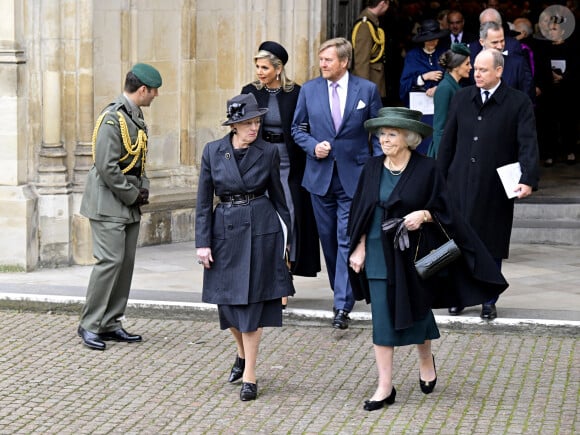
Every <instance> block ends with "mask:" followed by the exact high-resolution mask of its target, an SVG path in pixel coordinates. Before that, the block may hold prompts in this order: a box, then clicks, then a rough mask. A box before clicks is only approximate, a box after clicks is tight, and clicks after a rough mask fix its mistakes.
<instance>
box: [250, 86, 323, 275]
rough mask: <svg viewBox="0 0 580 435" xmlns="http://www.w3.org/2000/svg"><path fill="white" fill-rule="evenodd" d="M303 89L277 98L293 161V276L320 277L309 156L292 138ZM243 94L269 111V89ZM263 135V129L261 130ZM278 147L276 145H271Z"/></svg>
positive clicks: (285, 140)
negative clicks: (305, 182)
mask: <svg viewBox="0 0 580 435" xmlns="http://www.w3.org/2000/svg"><path fill="white" fill-rule="evenodd" d="M299 93H300V86H299V85H294V89H293V90H292V91H291V92H284V91H282V92H279V93H278V94H277V95H276V101H278V109H279V110H280V117H281V121H282V130H283V131H284V142H285V144H286V149H287V150H288V157H289V159H290V175H289V177H288V186H289V188H290V193H291V195H292V202H293V203H294V214H295V217H296V228H295V230H296V237H295V242H296V246H295V248H296V261H294V262H293V263H292V273H293V274H294V275H300V276H316V274H317V273H318V272H320V245H319V241H318V229H317V228H316V220H315V219H314V212H313V210H312V201H311V200H310V193H309V192H308V191H307V190H306V189H305V188H304V187H302V177H304V167H305V166H306V154H305V153H304V150H303V149H302V148H300V147H299V146H298V145H296V142H294V139H293V138H292V132H291V128H292V118H293V117H294V109H296V102H297V101H298V94H299ZM242 94H253V95H254V96H255V97H256V101H257V102H258V106H259V107H268V100H269V98H270V94H269V93H268V91H267V90H266V89H265V88H262V89H257V88H256V86H254V85H253V84H252V83H250V84H248V85H246V86H244V87H243V88H242ZM260 134H262V129H260ZM268 145H274V144H268Z"/></svg>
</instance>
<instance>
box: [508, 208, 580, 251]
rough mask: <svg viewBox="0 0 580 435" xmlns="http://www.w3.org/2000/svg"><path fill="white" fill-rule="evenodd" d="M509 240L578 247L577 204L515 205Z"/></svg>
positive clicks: (578, 210) (578, 213) (579, 225)
mask: <svg viewBox="0 0 580 435" xmlns="http://www.w3.org/2000/svg"><path fill="white" fill-rule="evenodd" d="M511 241H512V242H513V243H545V244H558V245H574V246H580V204H578V203H566V204H562V203H559V204H558V203H550V204H546V203H544V204H539V203H520V204H516V206H515V210H514V225H513V230H512V238H511Z"/></svg>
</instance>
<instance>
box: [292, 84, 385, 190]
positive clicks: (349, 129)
mask: <svg viewBox="0 0 580 435" xmlns="http://www.w3.org/2000/svg"><path fill="white" fill-rule="evenodd" d="M381 107H382V104H381V97H380V95H379V91H378V89H377V86H376V85H375V84H374V83H372V82H370V81H368V80H365V79H363V78H360V77H357V76H354V75H352V74H349V79H348V90H347V96H346V105H345V108H344V114H343V117H342V124H341V126H340V128H339V129H338V131H335V129H334V123H333V122H332V115H331V113H330V104H329V97H328V81H327V80H326V79H323V78H322V77H318V78H316V79H313V80H310V81H308V82H306V83H305V84H304V85H303V86H302V89H301V90H300V95H299V96H298V103H297V105H296V111H295V112H294V121H293V123H292V136H293V137H294V141H295V142H296V143H297V144H298V145H299V146H300V147H301V148H302V149H303V150H304V152H305V153H306V168H305V170H304V178H303V180H302V185H303V186H304V188H305V189H306V190H308V191H309V192H310V193H313V194H316V195H321V196H323V195H326V193H327V192H328V188H329V187H330V183H331V181H332V171H333V168H334V162H336V169H337V171H338V177H339V179H340V182H341V184H342V187H343V188H344V191H345V192H346V194H347V195H348V196H349V197H351V198H352V197H353V195H354V192H355V190H356V186H357V183H358V179H359V176H360V173H361V171H362V167H363V165H364V164H365V162H366V161H367V160H368V159H369V157H370V156H371V155H380V154H382V150H381V147H380V144H379V142H378V140H377V138H376V137H374V136H373V138H372V146H369V140H368V138H369V133H368V132H367V131H366V130H365V128H364V122H365V121H366V120H367V119H370V118H375V117H376V116H377V113H378V111H379V109H380V108H381ZM306 126H308V127H309V132H308V131H306V130H307V128H306ZM325 140H326V141H328V142H330V145H331V147H332V149H331V151H330V154H329V155H328V157H326V158H325V159H318V158H317V157H316V156H315V154H314V148H315V147H316V144H318V143H319V142H322V141H325Z"/></svg>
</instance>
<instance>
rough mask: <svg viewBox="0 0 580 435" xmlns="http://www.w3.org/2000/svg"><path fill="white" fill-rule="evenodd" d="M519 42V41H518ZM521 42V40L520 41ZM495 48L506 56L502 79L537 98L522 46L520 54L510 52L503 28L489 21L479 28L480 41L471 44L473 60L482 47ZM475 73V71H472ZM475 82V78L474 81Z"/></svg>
mask: <svg viewBox="0 0 580 435" xmlns="http://www.w3.org/2000/svg"><path fill="white" fill-rule="evenodd" d="M516 42H518V41H516ZM518 44H519V42H518ZM481 47H483V48H484V49H486V48H494V49H496V50H498V51H500V52H501V53H502V55H503V56H504V67H503V72H502V81H504V82H505V83H506V84H507V85H508V86H511V87H512V88H514V89H518V90H520V91H522V92H525V93H526V94H527V95H528V96H529V97H530V100H531V101H535V99H536V87H535V86H534V79H533V77H532V72H531V70H530V66H529V64H528V62H527V60H526V59H525V58H524V57H523V55H522V51H521V47H520V52H519V54H517V55H516V54H509V53H508V51H507V50H505V48H506V39H505V36H504V30H503V28H502V27H501V26H500V25H499V24H497V23H496V22H494V21H488V22H486V23H483V24H482V25H481V28H480V30H479V43H478V44H475V43H474V44H471V46H470V47H469V48H470V51H471V61H472V62H474V61H475V56H477V54H476V53H479V52H480V48H481ZM472 73H473V71H472ZM473 82H474V79H473V81H472V83H473Z"/></svg>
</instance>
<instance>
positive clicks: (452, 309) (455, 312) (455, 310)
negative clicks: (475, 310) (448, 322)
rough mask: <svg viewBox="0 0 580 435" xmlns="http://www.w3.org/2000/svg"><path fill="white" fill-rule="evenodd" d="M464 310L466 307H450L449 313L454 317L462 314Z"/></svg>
mask: <svg viewBox="0 0 580 435" xmlns="http://www.w3.org/2000/svg"><path fill="white" fill-rule="evenodd" d="M464 309H465V308H464V307H449V309H448V311H449V314H451V315H452V316H457V315H458V314H461V313H462V312H463V310H464Z"/></svg>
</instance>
